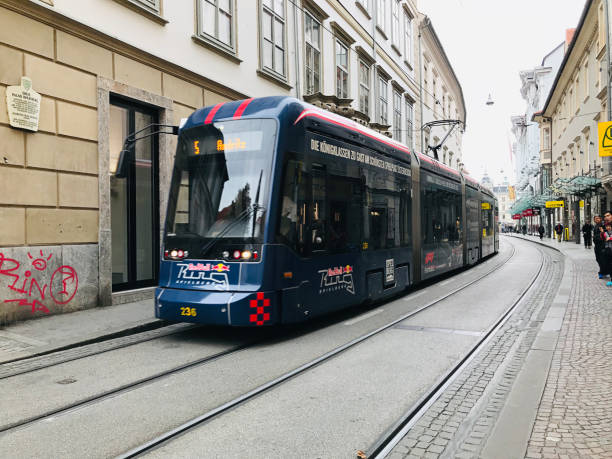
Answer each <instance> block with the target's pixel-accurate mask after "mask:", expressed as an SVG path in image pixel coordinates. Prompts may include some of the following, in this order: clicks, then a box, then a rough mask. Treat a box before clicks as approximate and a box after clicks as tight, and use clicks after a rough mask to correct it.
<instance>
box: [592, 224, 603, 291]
mask: <svg viewBox="0 0 612 459" xmlns="http://www.w3.org/2000/svg"><path fill="white" fill-rule="evenodd" d="M593 222H594V223H595V224H594V225H593V245H594V248H595V261H597V265H598V266H599V272H598V273H597V275H598V276H599V278H600V279H603V276H604V253H603V252H604V247H605V241H604V240H603V239H602V238H601V233H603V231H604V227H603V222H602V221H601V215H595V217H593Z"/></svg>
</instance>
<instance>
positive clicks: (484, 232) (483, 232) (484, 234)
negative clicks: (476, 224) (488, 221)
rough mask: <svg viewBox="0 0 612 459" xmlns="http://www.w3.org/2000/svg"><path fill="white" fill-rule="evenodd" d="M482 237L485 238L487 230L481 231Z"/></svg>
mask: <svg viewBox="0 0 612 459" xmlns="http://www.w3.org/2000/svg"><path fill="white" fill-rule="evenodd" d="M482 237H487V229H486V228H483V229H482Z"/></svg>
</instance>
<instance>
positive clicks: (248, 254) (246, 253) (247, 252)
mask: <svg viewBox="0 0 612 459" xmlns="http://www.w3.org/2000/svg"><path fill="white" fill-rule="evenodd" d="M252 255H253V254H252V253H251V251H250V250H244V251H243V252H242V253H241V256H242V258H243V259H244V260H248V259H250V258H251V256H252Z"/></svg>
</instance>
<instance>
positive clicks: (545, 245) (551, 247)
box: [505, 233, 566, 256]
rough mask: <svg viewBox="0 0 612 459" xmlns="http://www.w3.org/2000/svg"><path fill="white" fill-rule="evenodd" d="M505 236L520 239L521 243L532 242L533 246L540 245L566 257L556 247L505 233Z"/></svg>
mask: <svg viewBox="0 0 612 459" xmlns="http://www.w3.org/2000/svg"><path fill="white" fill-rule="evenodd" d="M505 236H508V237H513V238H516V239H522V240H523V241H528V242H532V243H534V244H538V245H542V246H544V247H548V248H549V249H553V250H556V251H557V252H559V253H560V254H562V255H563V256H566V255H565V254H564V253H563V251H562V250H561V249H558V248H557V247H555V246H552V245H550V244H546V243H544V242H540V241H533V240H531V239H527V238H526V237H521V236H513V235H510V234H507V233H506V234H505Z"/></svg>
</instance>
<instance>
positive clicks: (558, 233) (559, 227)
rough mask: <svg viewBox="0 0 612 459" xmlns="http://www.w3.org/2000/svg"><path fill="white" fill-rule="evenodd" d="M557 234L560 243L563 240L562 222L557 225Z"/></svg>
mask: <svg viewBox="0 0 612 459" xmlns="http://www.w3.org/2000/svg"><path fill="white" fill-rule="evenodd" d="M555 234H556V235H557V239H558V241H559V242H561V241H562V240H563V225H562V224H561V222H559V223H557V224H556V225H555Z"/></svg>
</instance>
